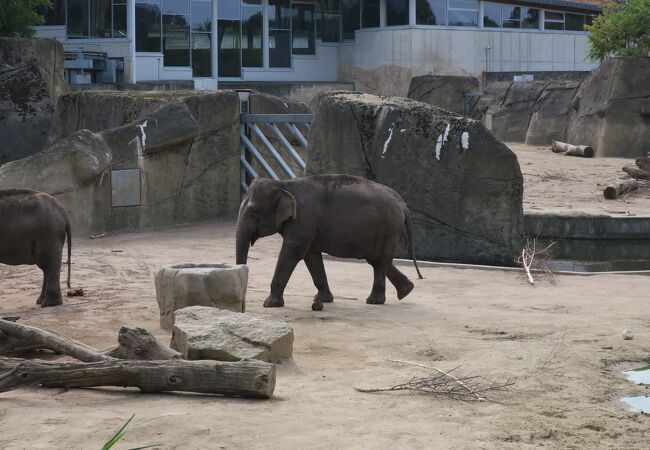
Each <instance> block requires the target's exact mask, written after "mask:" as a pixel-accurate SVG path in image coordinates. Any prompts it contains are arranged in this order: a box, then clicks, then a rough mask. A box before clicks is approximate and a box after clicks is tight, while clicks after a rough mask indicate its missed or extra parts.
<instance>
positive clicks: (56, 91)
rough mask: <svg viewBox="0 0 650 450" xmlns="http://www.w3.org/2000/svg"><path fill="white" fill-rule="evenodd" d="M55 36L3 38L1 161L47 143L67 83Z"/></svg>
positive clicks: (0, 64) (0, 54)
mask: <svg viewBox="0 0 650 450" xmlns="http://www.w3.org/2000/svg"><path fill="white" fill-rule="evenodd" d="M63 60H64V52H63V47H62V46H61V44H60V43H59V42H57V41H56V40H54V39H22V38H0V165H2V164H4V163H6V162H9V161H14V160H16V159H20V158H24V157H26V156H29V155H33V154H34V153H36V152H39V151H40V150H42V149H43V148H45V147H46V146H47V137H48V131H49V129H50V122H51V120H52V116H53V114H54V111H55V106H56V103H57V99H58V98H59V97H60V96H61V95H62V94H64V93H65V92H66V91H67V89H68V87H67V84H66V82H65V79H64V78H63Z"/></svg>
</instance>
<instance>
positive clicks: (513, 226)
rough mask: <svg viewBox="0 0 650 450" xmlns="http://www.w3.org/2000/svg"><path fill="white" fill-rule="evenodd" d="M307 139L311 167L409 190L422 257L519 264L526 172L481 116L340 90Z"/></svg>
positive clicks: (323, 106) (325, 103)
mask: <svg viewBox="0 0 650 450" xmlns="http://www.w3.org/2000/svg"><path fill="white" fill-rule="evenodd" d="M332 130H336V132H332ZM309 141H310V150H309V153H310V154H309V160H308V163H307V173H308V174H309V175H312V174H320V173H348V174H353V175H360V176H365V177H366V178H369V179H372V180H375V181H377V182H379V183H382V184H385V185H388V186H390V187H392V188H393V189H395V190H396V191H397V192H398V193H400V194H401V195H402V197H403V198H404V200H405V201H406V203H407V205H408V206H409V208H410V210H411V213H412V215H413V223H414V242H415V249H416V254H417V256H418V258H421V259H428V260H444V261H462V262H468V263H485V264H509V265H511V264H513V258H514V257H515V255H516V254H518V252H519V249H520V247H521V237H522V232H523V223H522V220H523V219H522V216H523V213H522V193H523V179H522V175H521V171H520V168H519V163H518V162H517V157H516V156H515V154H514V153H512V152H511V151H510V149H508V148H507V147H506V146H505V145H504V144H503V143H501V142H500V141H498V140H497V139H495V138H494V136H493V135H492V134H491V133H489V132H488V131H487V130H486V128H485V127H484V126H483V125H482V124H481V123H480V122H477V121H475V120H471V119H465V118H462V117H457V116H454V115H451V114H450V113H448V112H446V111H443V110H440V109H438V108H435V107H433V106H430V105H427V104H424V103H420V102H416V101H413V100H408V99H403V98H396V97H378V96H374V95H369V94H355V93H344V92H337V93H332V94H327V95H323V96H322V97H321V101H320V105H319V108H318V112H317V114H316V117H315V120H314V123H313V125H312V129H311V133H310V136H309ZM401 256H406V252H404V250H403V249H402V250H401Z"/></svg>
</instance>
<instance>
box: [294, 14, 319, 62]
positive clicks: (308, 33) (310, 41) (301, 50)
mask: <svg viewBox="0 0 650 450" xmlns="http://www.w3.org/2000/svg"><path fill="white" fill-rule="evenodd" d="M315 26H316V24H315V23H314V5H313V4H312V5H309V4H306V3H294V4H293V9H292V15H291V42H292V43H291V48H292V49H293V54H294V55H315V54H316V28H315Z"/></svg>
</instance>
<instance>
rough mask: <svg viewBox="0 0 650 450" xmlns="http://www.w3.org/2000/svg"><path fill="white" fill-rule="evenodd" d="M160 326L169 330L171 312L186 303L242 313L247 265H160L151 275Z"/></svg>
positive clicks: (172, 316) (171, 322) (187, 304)
mask: <svg viewBox="0 0 650 450" xmlns="http://www.w3.org/2000/svg"><path fill="white" fill-rule="evenodd" d="M154 281H155V285H156V298H157V300H158V308H159V309H160V326H161V327H162V328H164V329H166V330H170V329H171V328H172V325H173V324H174V311H176V310H179V309H183V308H185V307H188V306H211V307H214V308H219V309H226V310H228V311H235V312H240V313H241V312H244V311H245V309H246V287H247V286H248V267H247V266H245V265H238V266H228V265H225V264H194V263H184V264H175V265H172V266H167V267H163V268H161V269H160V270H158V271H157V272H156V274H155V276H154Z"/></svg>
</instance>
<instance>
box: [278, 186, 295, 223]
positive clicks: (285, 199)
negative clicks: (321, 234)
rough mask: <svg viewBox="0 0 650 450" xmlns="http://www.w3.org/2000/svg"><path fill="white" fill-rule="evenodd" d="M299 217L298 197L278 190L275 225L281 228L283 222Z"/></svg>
mask: <svg viewBox="0 0 650 450" xmlns="http://www.w3.org/2000/svg"><path fill="white" fill-rule="evenodd" d="M296 217H297V210H296V197H294V196H293V194H292V193H291V192H289V191H286V190H284V189H278V200H277V203H276V208H275V225H276V226H277V227H279V226H280V225H281V224H282V222H284V221H285V220H287V219H289V218H291V219H295V218H296Z"/></svg>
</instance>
